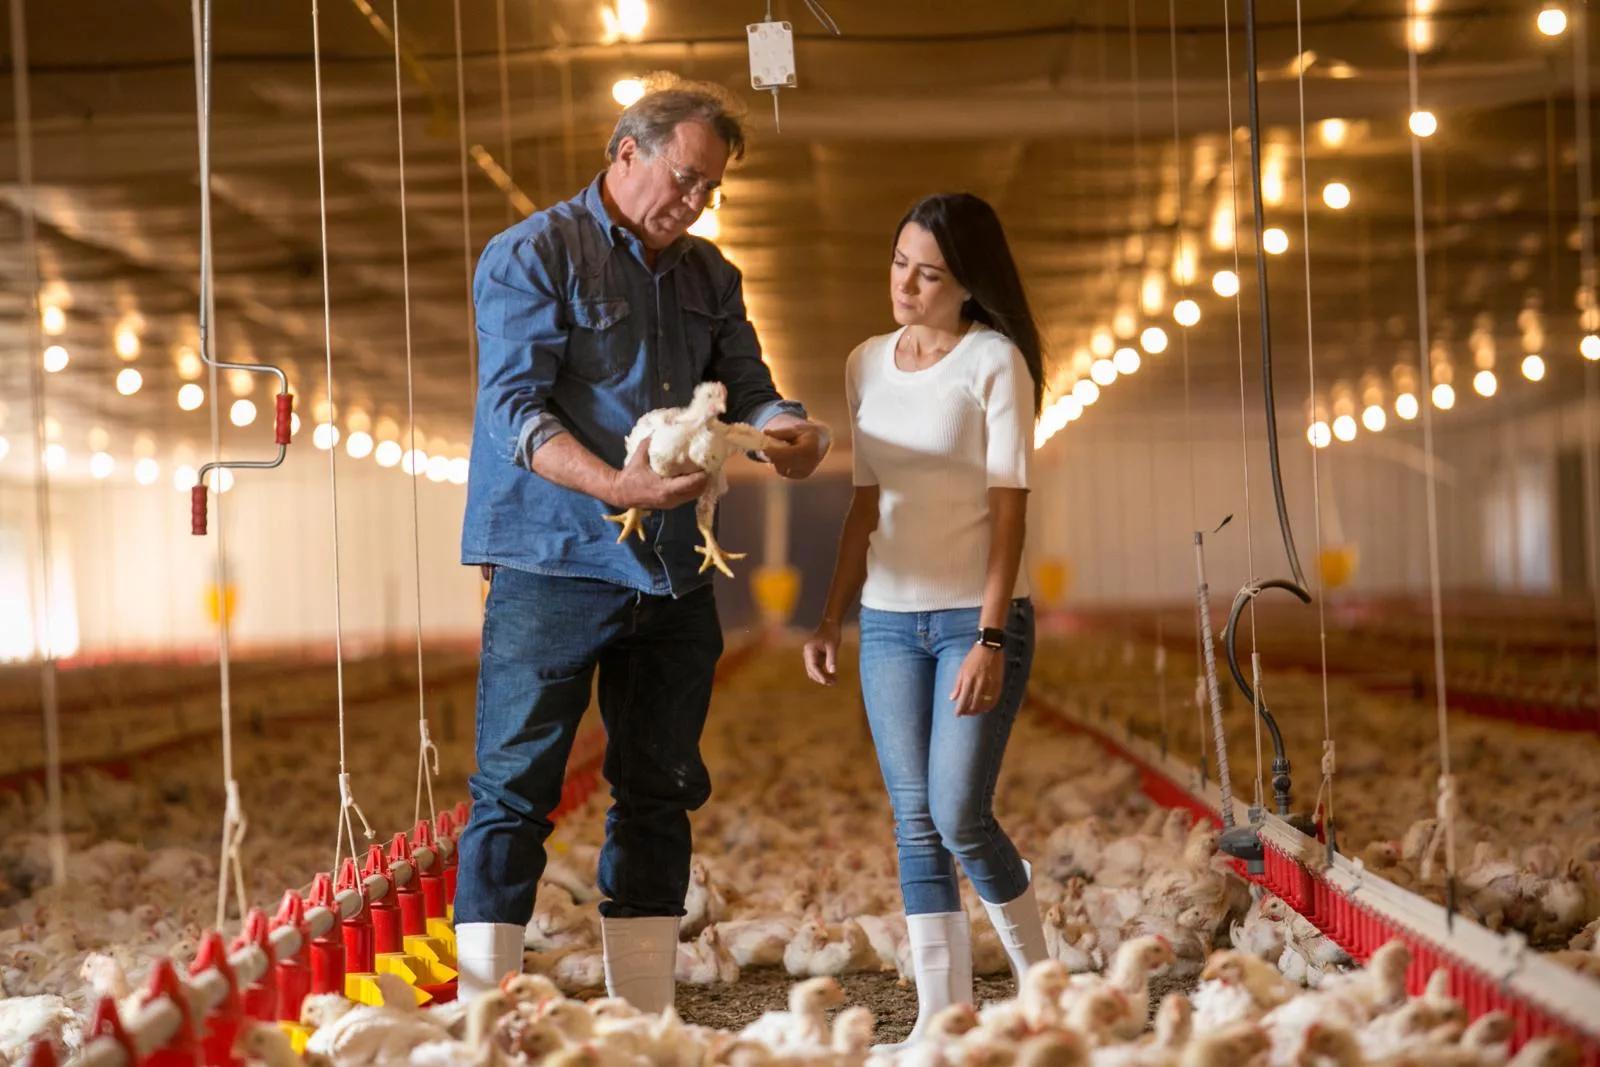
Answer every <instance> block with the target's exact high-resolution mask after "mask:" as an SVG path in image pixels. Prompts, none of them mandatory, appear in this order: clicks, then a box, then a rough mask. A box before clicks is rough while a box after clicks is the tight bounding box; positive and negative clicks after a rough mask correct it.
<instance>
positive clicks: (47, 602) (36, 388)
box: [11, 0, 67, 885]
mask: <svg viewBox="0 0 1600 1067" xmlns="http://www.w3.org/2000/svg"><path fill="white" fill-rule="evenodd" d="M23 5H24V0H11V100H12V107H13V113H14V115H15V121H16V126H17V196H18V199H19V200H20V201H21V203H20V204H19V205H18V206H19V207H20V209H21V210H20V211H19V214H20V215H21V221H22V260H23V263H22V279H23V284H24V285H26V286H27V289H28V308H29V314H28V355H27V360H28V394H29V399H30V400H31V401H32V402H33V462H34V482H33V486H34V498H33V507H34V521H35V523H37V525H38V535H39V571H40V574H41V576H42V577H41V580H40V582H39V586H38V594H39V595H38V599H37V600H36V601H35V602H34V604H33V605H32V608H34V609H36V610H34V613H33V618H34V624H35V625H36V626H38V627H39V634H38V641H37V644H38V646H39V650H40V652H41V658H40V664H39V697H40V705H41V709H40V710H41V711H42V713H43V716H44V760H45V771H44V795H45V832H46V834H47V836H48V840H49V843H50V877H51V880H52V881H53V882H54V884H56V885H65V884H66V881H67V838H66V835H65V834H64V833H63V832H62V823H63V820H62V814H61V708H60V701H59V699H58V698H57V695H56V650H55V630H54V625H53V623H52V622H51V615H52V612H51V610H50V606H51V594H50V587H51V582H52V579H53V578H54V577H55V575H54V561H55V551H54V545H53V544H52V539H51V536H50V469H49V467H47V466H45V462H44V453H45V448H46V447H47V446H48V445H49V440H48V438H47V437H46V434H45V428H44V418H45V416H44V374H43V370H42V368H41V367H40V364H39V360H40V352H41V350H42V349H41V345H40V343H39V342H40V336H39V230H38V221H37V220H36V219H35V218H34V214H33V212H34V203H33V104H32V99H31V94H30V92H29V89H30V86H29V80H28V28H27V23H26V19H25V17H24V15H25V13H24V10H23Z"/></svg>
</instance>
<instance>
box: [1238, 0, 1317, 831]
mask: <svg viewBox="0 0 1600 1067" xmlns="http://www.w3.org/2000/svg"><path fill="white" fill-rule="evenodd" d="M1301 25H1302V24H1301V14H1300V0H1295V2H1294V39H1295V46H1294V49H1295V55H1297V56H1304V55H1305V54H1306V51H1305V41H1304V39H1303V37H1302V35H1301ZM1295 66H1296V67H1297V68H1298V77H1297V79H1296V83H1297V86H1298V89H1299V94H1300V233H1301V237H1300V243H1301V244H1302V245H1303V246H1304V249H1303V251H1304V254H1305V255H1304V258H1305V266H1306V372H1307V378H1308V380H1309V385H1308V386H1307V387H1306V388H1307V393H1308V395H1309V396H1310V397H1311V403H1312V408H1313V411H1315V406H1316V398H1317V348H1316V333H1315V331H1314V330H1313V329H1312V325H1311V201H1310V197H1311V193H1310V189H1311V174H1310V170H1309V168H1308V166H1307V163H1308V161H1309V160H1310V156H1308V155H1307V154H1306V67H1307V66H1309V64H1308V63H1305V62H1301V63H1297V64H1295ZM1269 429H1272V428H1269ZM1272 432H1276V431H1275V430H1273V431H1272ZM1321 451H1322V450H1321V449H1320V448H1313V449H1312V450H1311V506H1312V509H1313V511H1314V513H1315V519H1316V527H1317V576H1316V579H1315V582H1316V584H1315V585H1314V586H1313V589H1314V590H1315V594H1316V601H1317V641H1318V645H1319V648H1320V650H1321V656H1322V782H1321V784H1320V785H1319V786H1318V787H1317V807H1319V808H1321V807H1322V805H1323V794H1324V792H1326V794H1327V801H1326V803H1327V806H1326V807H1325V808H1322V810H1323V812H1324V813H1325V818H1324V823H1323V825H1324V826H1325V827H1326V832H1325V836H1326V838H1327V842H1328V847H1329V848H1330V849H1332V848H1333V847H1334V843H1335V830H1334V826H1335V823H1334V818H1333V766H1334V758H1333V723H1332V713H1331V711H1330V709H1329V704H1328V621H1327V613H1326V611H1325V610H1324V608H1323V603H1322V600H1323V593H1324V590H1323V588H1322V551H1323V548H1322V481H1321V472H1320V470H1319V468H1318V465H1317V453H1319V452H1321ZM1257 674H1258V677H1257V680H1256V694H1257V698H1258V699H1259V697H1260V693H1261V681H1260V678H1259V668H1257ZM1315 810H1316V809H1313V813H1314V812H1315ZM1313 817H1315V815H1314V814H1313Z"/></svg>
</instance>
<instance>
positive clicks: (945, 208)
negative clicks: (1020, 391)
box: [894, 193, 1044, 418]
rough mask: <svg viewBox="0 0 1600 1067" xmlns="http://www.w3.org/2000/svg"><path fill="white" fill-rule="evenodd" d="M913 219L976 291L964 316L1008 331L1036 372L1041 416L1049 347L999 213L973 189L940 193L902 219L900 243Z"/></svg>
mask: <svg viewBox="0 0 1600 1067" xmlns="http://www.w3.org/2000/svg"><path fill="white" fill-rule="evenodd" d="M908 222H914V223H916V224H917V225H918V226H921V227H922V228H923V229H925V230H927V231H928V232H929V233H931V234H933V239H934V240H935V241H937V242H938V243H939V251H940V252H941V253H942V254H943V255H944V262H945V266H947V267H949V268H950V274H951V275H952V276H953V277H954V278H955V280H956V281H957V283H959V284H960V286H961V287H962V288H963V289H965V290H966V291H967V292H969V293H971V294H972V298H971V299H970V300H968V301H967V302H966V303H965V304H963V305H962V307H961V314H962V315H964V316H965V317H967V318H968V319H971V320H973V321H974V322H981V323H983V324H984V325H985V326H988V327H990V328H991V329H994V330H998V331H999V332H1000V333H1002V334H1005V336H1006V337H1007V338H1008V339H1009V340H1010V341H1011V343H1012V344H1014V345H1016V346H1017V350H1018V351H1019V352H1021V353H1022V359H1023V362H1025V363H1027V365H1028V371H1029V373H1031V374H1032V375H1033V415H1034V418H1038V417H1039V412H1040V411H1041V410H1042V409H1043V407H1044V345H1043V343H1042V342H1041V341H1040V339H1039V325H1038V323H1036V322H1034V320H1033V312H1032V310H1030V309H1029V307H1028V296H1027V293H1025V292H1024V291H1023V289H1022V278H1021V276H1020V275H1018V274H1017V264H1016V261H1015V260H1013V259H1012V258H1011V246H1010V244H1008V243H1007V242H1006V231H1005V228H1004V227H1002V226H1001V225H1000V217H999V216H998V215H996V214H995V213H994V208H992V207H990V206H989V204H988V202H987V201H985V200H983V199H982V198H980V197H976V196H973V195H972V194H971V193H935V194H934V195H933V196H929V197H924V198H923V199H922V200H919V201H918V202H917V203H916V205H915V206H914V207H912V209H911V210H910V211H908V212H906V215H905V218H903V219H901V220H900V225H898V226H896V227H895V230H894V243H895V244H896V245H897V246H898V245H899V243H900V232H901V231H902V230H904V229H905V228H906V223H908Z"/></svg>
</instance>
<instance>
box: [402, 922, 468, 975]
mask: <svg viewBox="0 0 1600 1067" xmlns="http://www.w3.org/2000/svg"><path fill="white" fill-rule="evenodd" d="M427 936H428V940H429V941H430V942H431V943H432V944H433V945H434V946H435V948H434V951H436V952H437V953H438V954H439V960H440V962H442V963H443V964H444V965H445V966H447V967H454V966H455V965H456V928H455V926H453V925H452V924H451V922H450V920H449V919H429V920H428V935H427ZM406 940H407V941H409V940H410V938H407V939H406Z"/></svg>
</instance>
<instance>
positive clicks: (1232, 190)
mask: <svg viewBox="0 0 1600 1067" xmlns="http://www.w3.org/2000/svg"><path fill="white" fill-rule="evenodd" d="M1222 41H1223V62H1224V68H1223V69H1224V70H1225V72H1226V78H1227V87H1228V213H1229V215H1230V216H1231V217H1232V219H1233V275H1234V277H1235V278H1238V279H1239V287H1240V292H1241V293H1242V292H1243V289H1244V276H1243V275H1242V274H1241V273H1240V272H1239V164H1238V162H1237V161H1236V159H1235V148H1234V142H1235V141H1236V140H1237V138H1235V137H1234V135H1233V131H1234V129H1235V127H1234V124H1233V20H1232V18H1231V17H1230V16H1229V14H1228V0H1222ZM1255 239H1256V240H1258V241H1259V240H1261V235H1260V234H1259V233H1258V234H1256V235H1255ZM1233 314H1234V330H1235V335H1236V336H1237V338H1238V341H1239V439H1240V445H1241V450H1240V452H1241V455H1242V457H1243V461H1244V546H1245V567H1246V570H1247V572H1248V573H1249V575H1250V581H1252V582H1254V581H1255V580H1256V543H1255V526H1256V524H1255V516H1254V514H1253V513H1252V512H1251V509H1250V420H1249V417H1248V415H1247V414H1246V410H1247V409H1246V407H1245V384H1244V303H1243V301H1242V299H1241V297H1240V293H1235V294H1234V295H1233ZM1267 432H1268V433H1277V432H1278V431H1277V427H1275V426H1268V427H1267ZM1255 656H1256V601H1255V597H1251V598H1250V657H1251V659H1252V660H1254V659H1255ZM1253 704H1254V706H1253V707H1252V708H1251V715H1250V718H1251V719H1252V720H1253V722H1254V725H1255V735H1256V784H1255V791H1256V792H1255V796H1256V806H1257V807H1261V806H1262V802H1263V801H1264V799H1265V797H1266V789H1265V786H1264V783H1263V779H1262V776H1261V687H1260V685H1259V683H1258V684H1257V685H1256V693H1255V696H1254V698H1253Z"/></svg>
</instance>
